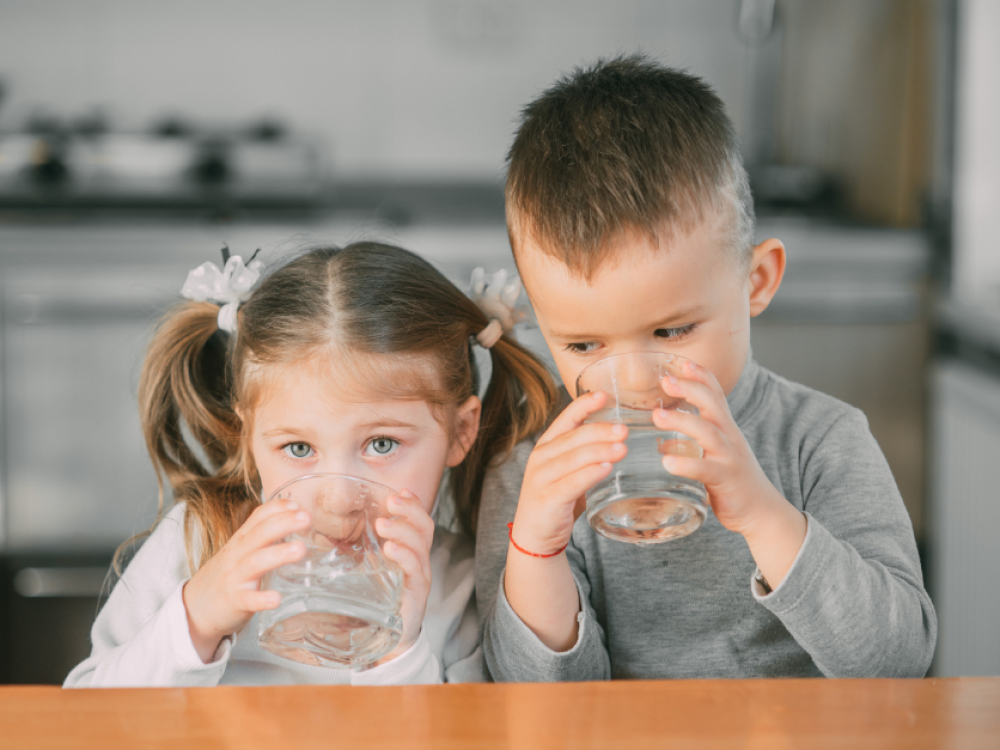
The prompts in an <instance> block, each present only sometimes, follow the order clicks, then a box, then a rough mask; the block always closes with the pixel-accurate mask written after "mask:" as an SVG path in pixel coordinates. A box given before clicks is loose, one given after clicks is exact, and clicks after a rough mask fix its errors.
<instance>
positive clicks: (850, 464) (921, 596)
mask: <svg viewBox="0 0 1000 750" xmlns="http://www.w3.org/2000/svg"><path fill="white" fill-rule="evenodd" d="M801 476H802V484H803V487H802V491H803V499H804V500H803V505H804V511H805V512H806V515H807V519H808V531H807V534H806V539H805V541H804V542H803V545H802V548H801V549H800V550H799V554H798V556H797V557H796V559H795V562H794V564H793V565H792V568H791V570H790V571H789V572H788V574H787V575H786V576H785V579H784V580H783V581H782V582H781V584H780V585H779V586H778V587H777V588H776V589H774V591H772V592H771V593H770V594H765V593H764V591H763V590H761V588H760V587H759V586H758V585H756V584H754V583H751V588H752V590H753V594H754V597H755V598H756V599H757V601H758V602H759V603H760V604H761V605H762V606H764V607H766V608H767V609H768V610H769V611H770V612H772V613H773V614H774V615H776V616H777V617H778V618H779V619H780V620H781V621H782V623H783V624H784V625H785V627H786V628H787V629H788V631H789V632H790V633H791V634H792V636H793V637H794V638H795V639H796V641H798V643H799V645H801V646H802V648H803V649H805V651H806V652H808V653H809V655H810V656H811V657H812V658H813V661H815V663H816V665H817V666H818V667H819V669H820V671H821V672H823V674H825V675H827V676H828V677H922V676H923V675H924V674H926V672H927V669H928V668H929V666H930V662H931V657H932V656H933V654H934V646H935V643H936V640H937V617H936V616H935V613H934V607H933V604H932V603H931V600H930V597H929V596H928V595H927V592H926V591H925V590H924V586H923V580H922V575H921V569H920V560H919V557H918V555H917V547H916V542H915V540H914V536H913V527H912V525H911V523H910V518H909V515H908V513H907V511H906V507H905V506H904V505H903V500H902V497H901V496H900V494H899V490H898V489H897V487H896V483H895V480H894V479H893V477H892V473H891V471H890V469H889V466H888V464H887V462H886V460H885V457H884V456H883V454H882V451H881V450H880V449H879V446H878V443H877V442H876V441H875V438H874V437H873V436H872V434H871V432H870V430H869V429H868V422H867V420H866V419H865V417H864V415H863V414H862V413H861V412H859V411H857V410H853V409H852V410H850V411H848V412H845V413H844V414H843V415H842V416H841V417H839V418H838V419H837V420H836V421H835V422H834V423H833V425H832V426H831V427H830V429H829V430H828V432H827V434H826V435H825V436H824V437H823V439H822V440H821V441H820V442H819V444H818V445H817V447H816V448H815V449H814V450H813V451H812V452H811V453H810V454H809V455H807V456H803V468H802V474H801Z"/></svg>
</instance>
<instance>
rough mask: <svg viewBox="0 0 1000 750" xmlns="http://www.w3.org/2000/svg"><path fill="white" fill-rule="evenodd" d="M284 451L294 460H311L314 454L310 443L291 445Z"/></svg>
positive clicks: (285, 447) (284, 448)
mask: <svg viewBox="0 0 1000 750" xmlns="http://www.w3.org/2000/svg"><path fill="white" fill-rule="evenodd" d="M282 450H284V451H285V453H287V454H288V455H289V456H291V457H292V458H309V457H310V456H311V455H312V454H313V449H312V446H311V445H309V443H289V444H288V445H286V446H284V447H283V448H282Z"/></svg>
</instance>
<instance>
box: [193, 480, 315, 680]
mask: <svg viewBox="0 0 1000 750" xmlns="http://www.w3.org/2000/svg"><path fill="white" fill-rule="evenodd" d="M298 507H299V506H298V504H297V503H295V502H294V501H291V500H272V501H270V502H268V503H264V504H263V505H261V506H259V507H257V508H256V509H255V510H254V512H253V513H251V514H250V517H249V518H248V519H247V521H246V523H244V524H243V525H242V526H241V527H240V528H239V530H238V531H237V532H236V533H235V534H233V536H232V538H231V539H230V540H229V541H228V542H226V544H225V546H224V547H223V548H222V549H221V550H219V552H218V554H216V555H215V556H214V557H212V559H211V560H209V561H208V562H207V563H205V565H203V566H202V567H201V569H200V570H199V571H198V572H197V573H195V574H194V576H193V577H192V578H191V580H190V581H188V582H187V583H186V584H185V585H184V591H183V597H184V607H185V608H186V609H187V619H188V628H189V629H190V631H191V642H192V643H193V644H194V647H195V650H196V651H197V652H198V656H200V657H201V660H202V661H203V662H205V663H206V664H208V663H209V662H210V661H211V660H212V657H213V656H214V655H215V652H216V650H217V649H218V648H219V643H221V642H222V639H223V638H225V637H226V636H228V635H231V634H233V633H235V632H236V631H238V630H239V629H240V628H242V627H243V626H244V625H246V624H247V622H249V621H250V618H251V617H253V615H254V613H255V612H261V611H263V610H268V609H275V608H276V607H277V606H278V605H279V604H280V603H281V594H279V593H278V592H277V591H261V590H260V580H261V578H262V577H263V576H264V574H265V573H267V572H268V571H270V570H274V569H275V568H279V567H281V566H282V565H285V564H286V563H290V562H295V561H296V560H300V559H301V558H302V557H304V556H305V553H306V549H305V545H304V544H302V542H288V543H284V544H275V543H276V542H278V541H280V540H281V539H284V538H285V537H286V536H288V535H289V534H292V533H294V532H296V531H304V530H306V529H308V528H309V514H308V513H306V512H305V511H301V510H298Z"/></svg>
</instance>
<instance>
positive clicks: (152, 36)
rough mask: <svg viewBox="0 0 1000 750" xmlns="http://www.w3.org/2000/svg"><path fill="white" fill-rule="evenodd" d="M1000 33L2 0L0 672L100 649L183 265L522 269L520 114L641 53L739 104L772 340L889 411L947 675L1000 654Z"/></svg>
mask: <svg viewBox="0 0 1000 750" xmlns="http://www.w3.org/2000/svg"><path fill="white" fill-rule="evenodd" d="M998 33H1000V3H997V2H995V0H744V1H742V2H741V1H740V0H530V1H529V0H366V1H363V0H344V1H342V2H334V1H332V0H322V1H321V0H284V1H283V2H280V3H279V2H263V1H261V0H240V1H239V2H237V1H236V0H199V1H198V2H194V1H193V0H173V2H169V3H164V2H150V1H148V0H89V1H88V2H77V1H76V0H0V298H2V304H0V336H2V339H0V389H2V390H0V572H2V577H0V681H8V682H60V681H61V680H62V679H63V677H64V676H65V674H66V672H67V671H68V670H69V668H70V667H71V666H73V665H74V664H75V663H76V662H77V661H79V660H80V659H82V658H83V657H84V656H85V655H86V654H87V653H88V652H89V643H88V630H89V626H90V623H91V622H92V620H93V617H94V615H95V613H96V611H97V607H98V602H99V596H98V595H99V593H100V592H101V589H102V586H104V585H105V584H106V582H107V581H106V573H107V571H108V563H109V560H110V558H111V555H112V553H113V551H114V549H115V547H116V546H117V545H118V544H119V543H121V542H122V541H123V540H125V539H126V538H128V537H129V536H130V535H131V534H133V533H134V532H137V531H141V530H143V529H145V528H147V526H148V524H149V523H150V521H151V520H152V519H153V517H154V515H155V510H156V482H155V479H154V476H153V473H152V470H151V469H150V467H149V461H148V459H147V457H146V454H145V451H144V446H143V444H142V440H141V436H140V433H139V427H138V415H137V407H136V404H135V391H136V381H137V376H138V371H139V364H140V359H141V354H142V348H143V345H144V342H145V340H146V338H147V336H148V334H149V331H150V328H151V326H152V324H153V322H154V321H155V319H156V318H157V316H158V315H159V314H160V313H161V312H162V311H163V310H164V309H165V307H166V306H168V305H169V304H170V303H171V302H172V301H173V300H175V299H176V298H177V293H178V290H179V289H180V286H181V283H182V282H183V280H184V278H185V274H186V272H187V270H188V269H190V268H193V267H194V266H196V265H198V264H200V263H202V262H203V261H205V260H212V261H215V262H220V261H221V256H220V254H219V250H220V248H221V247H222V245H223V243H228V245H229V247H230V248H231V249H232V251H233V252H234V253H242V254H243V255H244V256H246V255H248V254H249V253H252V252H253V251H254V250H255V249H256V248H258V247H261V248H263V254H264V257H265V258H267V257H272V258H273V257H278V256H280V254H281V253H282V252H287V251H289V250H292V249H294V248H295V247H296V246H298V245H300V244H301V243H303V242H306V241H309V240H325V241H331V242H335V243H346V242H349V241H352V240H355V239H360V238H377V239H383V240H389V241H393V242H397V243H400V244H402V245H404V246H407V247H410V248H412V249H414V250H416V251H418V252H421V253H423V254H425V255H426V256H427V257H428V258H430V259H432V260H433V261H435V262H436V263H438V264H439V265H440V267H441V268H443V269H444V270H445V271H446V273H448V274H449V275H451V276H452V277H453V278H454V279H456V280H457V281H459V282H466V283H467V280H468V278H469V274H470V272H471V271H472V269H473V268H474V267H476V266H480V265H483V266H486V267H487V268H488V269H489V270H495V269H498V268H502V267H511V266H512V259H511V257H510V250H509V247H508V245H507V240H506V234H505V228H504V221H503V197H502V181H503V158H504V154H505V150H506V148H507V145H508V143H509V141H510V138H511V134H512V131H513V129H514V126H515V122H516V119H517V116H518V113H519V109H520V107H521V106H522V105H523V104H524V103H526V102H527V101H528V100H529V99H531V98H532V97H533V96H534V95H536V94H537V93H538V92H539V91H540V90H541V89H542V88H544V87H545V86H546V85H548V84H549V83H550V82H552V81H553V80H554V79H555V78H556V77H557V76H559V75H560V74H561V73H563V72H566V71H569V70H570V69H572V68H573V67H574V66H576V65H579V64H581V63H585V62H587V61H592V60H594V59H595V58H597V57H599V56H610V55H614V54H616V53H618V52H630V51H636V50H643V51H646V52H648V53H650V54H651V55H654V56H655V57H657V58H658V59H660V60H662V61H664V62H666V63H668V64H671V65H675V66H680V67H685V68H688V69H690V70H691V71H692V72H694V73H696V74H698V75H701V76H703V77H704V78H706V79H707V80H708V81H709V82H710V83H711V84H712V85H713V86H715V87H716V89H717V90H718V91H719V93H720V94H721V96H722V97H723V99H724V100H725V101H726V103H727V105H728V107H729V111H730V113H731V115H732V117H733V119H734V120H735V122H736V124H737V127H738V129H739V131H740V134H741V138H742V141H743V143H744V148H745V153H746V160H747V164H748V166H749V168H750V171H751V176H752V181H753V187H754V193H755V197H756V200H757V209H758V217H759V237H760V238H766V237H769V236H777V237H779V238H781V239H782V240H784V242H785V244H786V246H787V248H788V258H789V263H788V273H787V276H786V280H785V283H784V285H783V287H782V289H781V291H780V293H779V295H778V297H777V298H776V300H775V302H774V304H773V305H772V307H771V309H769V310H768V311H767V313H766V314H765V315H763V316H762V317H761V318H759V319H757V320H755V321H754V324H753V333H752V337H753V347H754V353H755V355H756V356H757V358H758V359H759V360H760V361H761V362H762V363H763V364H765V365H767V366H769V367H771V368H772V369H774V370H776V371H777V372H778V373H780V374H783V375H785V376H787V377H789V378H792V379H795V380H799V381H801V382H803V383H806V384H808V385H811V386H814V387H816V388H819V389H821V390H824V391H827V392H829V393H831V394H833V395H836V396H838V397H840V398H842V399H844V400H846V401H848V402H850V403H852V404H854V405H856V406H858V407H860V408H862V409H863V410H864V411H865V412H866V414H867V415H868V418H869V420H870V422H871V426H872V430H873V432H874V433H875V436H876V437H877V438H878V440H879V443H880V444H881V446H882V449H883V450H884V452H885V453H886V455H887V457H888V459H889V462H890V464H891V466H892V469H893V472H894V474H895V476H896V480H897V482H898V484H899V487H900V490H901V492H902V494H903V497H904V499H905V501H906V505H907V507H908V509H909V511H910V515H911V518H912V520H913V524H914V529H915V531H916V535H917V539H918V541H919V544H920V550H921V554H922V555H923V558H924V565H925V574H926V575H927V578H928V584H929V586H930V588H931V592H932V596H933V597H934V599H935V602H936V604H937V607H938V613H939V616H940V620H941V638H940V641H939V646H938V653H937V658H936V661H935V665H934V668H933V669H934V673H935V674H938V675H958V674H998V673H1000V636H998V634H1000V543H998V535H1000V502H997V501H998V500H1000V493H998V492H997V490H996V482H995V480H994V476H995V475H994V474H993V471H992V469H993V468H995V465H996V462H997V461H998V460H1000V243H998V241H997V240H996V239H995V223H996V217H997V216H1000V181H998V177H997V175H998V173H1000V140H998V138H997V135H996V133H997V132H998V131H1000V85H998V83H997V82H998V80H1000V47H998V45H997V44H996V42H995V40H996V38H997V36H998ZM523 335H524V336H525V337H527V339H528V341H529V342H530V343H532V344H533V345H535V346H537V347H539V350H540V351H543V349H544V345H543V344H541V343H540V340H539V338H538V337H537V333H532V332H531V331H526V332H524V334H523Z"/></svg>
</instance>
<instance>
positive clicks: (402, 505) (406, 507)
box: [375, 490, 434, 664]
mask: <svg viewBox="0 0 1000 750" xmlns="http://www.w3.org/2000/svg"><path fill="white" fill-rule="evenodd" d="M386 505H387V507H388V510H389V512H390V513H392V514H393V517H392V518H379V519H376V521H375V531H377V532H378V534H379V536H381V537H382V538H383V539H384V540H385V543H384V545H383V547H382V551H383V552H384V553H385V556H386V557H387V558H389V559H390V560H392V561H393V562H395V563H396V564H398V565H399V567H400V568H401V569H402V571H403V605H402V609H401V614H402V617H403V637H402V638H401V639H400V641H399V645H398V646H396V648H395V649H393V650H392V652H391V653H389V654H388V655H387V656H384V657H382V659H380V660H379V664H384V663H385V662H387V661H391V660H392V659H395V658H396V657H397V656H399V655H400V654H402V653H404V652H405V651H406V650H407V649H409V648H410V647H411V646H412V645H413V644H414V643H415V642H416V640H417V637H418V636H419V635H420V627H421V626H422V625H423V622H424V612H426V610H427V597H428V595H429V594H430V592H431V543H432V542H433V541H434V521H433V520H431V517H430V515H429V514H428V513H427V511H426V510H424V508H423V506H422V505H421V504H420V501H419V500H418V499H417V497H416V496H415V495H413V493H411V492H409V491H407V490H402V491H401V492H400V493H399V495H398V496H396V495H393V496H392V497H390V498H389V499H388V500H387V501H386Z"/></svg>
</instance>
